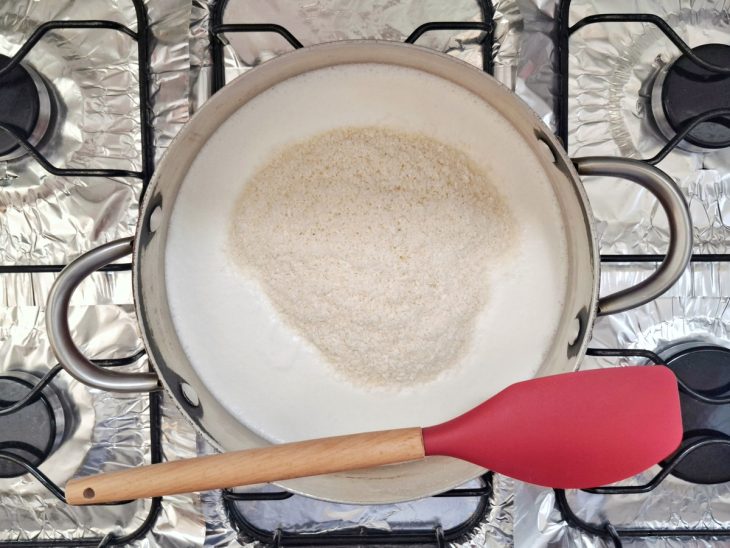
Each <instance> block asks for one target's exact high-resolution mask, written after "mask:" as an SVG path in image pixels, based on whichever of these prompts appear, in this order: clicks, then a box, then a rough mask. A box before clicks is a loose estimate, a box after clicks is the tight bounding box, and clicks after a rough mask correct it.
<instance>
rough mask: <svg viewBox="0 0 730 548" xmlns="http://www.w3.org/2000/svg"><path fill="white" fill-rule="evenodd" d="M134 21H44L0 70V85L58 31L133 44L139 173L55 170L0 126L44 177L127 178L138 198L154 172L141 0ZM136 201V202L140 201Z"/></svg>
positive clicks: (1, 269)
mask: <svg viewBox="0 0 730 548" xmlns="http://www.w3.org/2000/svg"><path fill="white" fill-rule="evenodd" d="M132 4H133V5H134V10H135V15H136V19H137V31H136V32H135V31H134V30H132V29H130V28H129V27H127V26H125V25H122V24H121V23H118V22H115V21H109V20H103V19H102V20H99V19H88V20H61V21H48V22H46V23H43V24H41V25H39V26H38V27H37V28H36V29H35V31H34V32H33V33H32V34H31V36H30V37H29V38H28V39H27V40H26V41H25V43H24V44H23V45H22V46H21V47H20V49H19V50H18V51H17V52H16V53H15V55H13V56H12V57H11V58H10V61H9V62H8V63H7V64H5V65H4V66H3V68H2V69H0V82H1V81H2V78H3V77H4V76H5V75H6V74H9V73H10V72H11V71H12V70H13V69H14V68H15V67H16V66H18V65H19V64H20V62H21V61H22V60H23V59H24V58H25V57H26V56H27V55H28V53H29V52H30V51H31V50H32V49H33V47H34V46H35V45H36V44H37V43H38V42H39V41H40V40H41V39H42V38H43V37H44V36H45V35H46V34H47V33H48V32H50V31H52V30H60V29H76V30H84V29H108V30H110V31H114V32H118V33H121V34H124V35H126V36H128V37H129V38H131V39H132V40H134V41H135V42H136V43H137V55H138V63H139V71H138V82H139V86H138V93H139V121H140V125H141V147H140V148H141V150H140V154H141V159H142V160H141V163H142V169H141V170H140V171H136V170H130V169H94V168H84V169H72V168H64V167H59V166H56V165H54V164H52V163H51V162H50V161H49V160H48V159H47V158H46V157H45V156H44V155H43V154H42V153H41V152H40V150H38V148H36V147H35V146H34V145H33V144H32V143H31V142H30V141H29V139H27V138H25V137H24V135H23V134H22V132H20V131H19V130H18V129H17V128H15V127H12V126H11V125H8V124H4V123H2V122H0V131H2V132H3V134H4V135H6V136H9V137H10V138H12V139H13V140H14V141H15V142H16V143H17V144H18V145H19V146H20V147H21V148H23V149H25V151H26V152H27V153H28V154H29V155H30V156H32V157H33V158H34V159H35V161H36V162H38V164H39V165H40V166H41V167H42V168H43V169H44V170H45V171H47V172H48V173H50V174H51V175H55V176H63V177H129V178H135V179H139V180H141V181H142V195H141V197H143V196H144V191H145V189H146V188H147V185H148V184H149V181H150V178H151V177H152V172H153V169H154V163H153V162H154V145H153V135H152V125H151V123H150V115H151V112H152V110H151V106H150V96H149V86H150V79H149V78H150V77H149V75H150V40H151V32H150V28H149V22H148V17H147V11H146V8H145V6H144V4H143V0H132ZM141 197H140V198H141ZM63 266H65V265H18V264H15V265H0V273H24V272H29V273H33V272H49V271H50V272H56V271H60V270H61V269H62V268H63ZM119 266H120V265H112V267H113V270H120V268H119ZM123 267H124V268H121V269H123V270H128V269H129V266H128V265H123Z"/></svg>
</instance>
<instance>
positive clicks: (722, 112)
mask: <svg viewBox="0 0 730 548" xmlns="http://www.w3.org/2000/svg"><path fill="white" fill-rule="evenodd" d="M721 116H730V108H717V109H714V110H709V111H707V112H705V113H704V114H701V115H699V116H695V117H694V118H692V119H691V120H688V121H687V122H686V123H685V124H684V125H683V126H682V129H681V130H680V131H679V133H677V134H676V135H675V136H674V137H672V138H671V139H670V140H669V141H668V142H667V144H666V145H664V146H663V147H662V149H661V150H660V151H659V152H657V153H656V154H655V155H654V156H652V157H651V158H647V159H645V160H642V161H644V162H646V163H647V164H651V165H656V164H658V163H659V162H661V161H662V160H663V159H664V158H666V157H667V155H668V154H669V153H670V152H671V151H672V150H674V148H675V147H677V146H678V145H679V143H680V142H681V141H682V139H684V138H685V137H686V136H687V135H689V133H690V132H691V131H692V130H693V129H694V128H695V127H697V126H698V125H700V124H702V123H703V122H707V121H710V120H713V119H715V118H720V117H721ZM722 121H723V122H724V120H722ZM720 148H723V147H720Z"/></svg>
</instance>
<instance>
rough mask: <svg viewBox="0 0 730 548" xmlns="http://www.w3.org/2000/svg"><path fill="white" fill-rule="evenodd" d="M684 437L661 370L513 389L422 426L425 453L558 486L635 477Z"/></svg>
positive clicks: (672, 380)
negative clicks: (464, 461)
mask: <svg viewBox="0 0 730 548" xmlns="http://www.w3.org/2000/svg"><path fill="white" fill-rule="evenodd" d="M681 439H682V418H681V414H680V407H679V392H678V388H677V379H676V377H675V376H674V374H673V373H672V372H671V371H670V370H669V369H667V368H666V367H663V366H640V367H616V368H609V369H600V370H592V371H582V372H579V373H570V374H565V375H554V376H551V377H543V378H540V379H534V380H531V381H527V382H521V383H517V384H513V385H512V386H509V387H508V388H506V389H505V390H503V391H502V392H500V393H499V394H497V395H496V396H494V397H493V398H491V399H489V400H487V401H486V402H484V403H483V404H481V405H480V406H478V407H476V408H474V409H472V410H471V411H469V412H467V413H465V414H464V415H461V416H460V417H457V418H456V419H453V420H451V421H449V422H445V423H443V424H439V425H436V426H432V427H429V428H424V429H423V441H424V447H425V450H426V455H447V456H452V457H457V458H460V459H463V460H467V461H470V462H473V463H474V464H478V465H480V466H483V467H484V468H488V469H490V470H493V471H495V472H498V473H501V474H504V475H507V476H510V477H512V478H515V479H519V480H522V481H526V482H528V483H533V484H536V485H543V486H547V487H556V488H563V489H585V488H589V487H597V486H600V485H607V484H610V483H615V482H617V481H620V480H623V479H626V478H628V477H631V476H634V475H636V474H638V473H639V472H642V471H643V470H646V469H647V468H649V467H651V466H653V465H654V464H656V463H658V462H660V461H661V460H662V459H664V458H666V457H667V456H668V455H670V454H671V453H672V452H674V451H675V450H676V449H677V447H678V446H679V443H680V441H681Z"/></svg>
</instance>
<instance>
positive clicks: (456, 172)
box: [230, 127, 517, 387]
mask: <svg viewBox="0 0 730 548" xmlns="http://www.w3.org/2000/svg"><path fill="white" fill-rule="evenodd" d="M489 179H490V178H489V174H488V173H485V172H484V171H483V170H482V169H480V168H479V167H478V166H476V165H475V164H474V163H473V162H472V161H471V160H470V159H469V158H468V157H467V156H466V155H465V154H463V153H462V152H461V151H459V150H457V149H456V148H454V147H452V146H450V145H446V144H443V143H441V142H439V141H436V140H434V139H432V138H430V137H426V136H424V135H422V134H417V133H409V132H405V131H400V130H393V129H386V128H382V127H379V128H376V127H350V128H341V129H335V130H331V131H328V132H325V133H322V134H320V135H317V136H315V137H313V138H310V139H308V140H305V141H303V142H299V143H296V144H293V145H289V146H287V147H285V148H284V149H283V150H281V151H279V153H277V154H274V155H273V159H272V160H270V161H269V162H268V163H266V164H265V165H263V166H262V167H261V168H260V169H259V170H258V171H257V172H256V173H255V174H254V175H253V177H251V178H250V180H249V181H248V182H247V183H246V185H245V187H244V190H243V191H242V193H241V195H240V196H239V198H238V202H237V204H236V207H235V212H234V216H233V222H232V224H231V230H230V244H231V246H232V251H233V254H234V256H235V257H236V260H237V263H238V265H239V266H240V267H241V268H242V269H243V270H244V272H245V273H246V274H247V275H250V276H251V277H253V278H255V279H256V280H257V281H258V282H259V284H260V285H261V287H262V288H263V290H264V292H265V293H266V295H267V296H268V298H269V299H270V300H271V301H272V303H273V305H274V306H275V307H276V309H277V311H278V312H279V314H280V315H281V316H282V318H283V319H284V321H285V322H286V323H287V324H288V325H289V326H290V327H292V328H294V329H295V330H296V331H297V332H298V333H299V334H300V335H301V336H302V337H303V338H305V339H306V340H308V341H309V342H310V343H311V344H313V345H314V346H315V347H316V348H317V349H318V350H319V352H321V354H322V355H323V356H324V357H325V359H326V361H327V363H328V364H329V365H331V367H332V368H333V369H334V370H335V371H336V372H337V373H338V374H339V375H340V376H341V377H343V378H345V379H346V380H348V381H350V382H352V383H355V384H360V385H365V386H376V387H404V386H413V385H415V384H418V383H424V382H427V381H430V380H433V379H434V378H436V377H437V376H438V375H439V374H441V373H443V372H444V371H447V370H449V369H451V368H454V367H456V366H458V364H459V360H460V358H462V357H463V355H464V354H465V352H466V351H467V350H468V348H469V347H470V342H471V339H472V336H473V334H474V331H475V329H474V327H475V319H476V317H477V315H478V314H479V312H480V311H481V310H482V309H483V308H484V306H485V305H487V304H488V302H489V292H490V287H489V283H488V278H489V276H488V274H489V271H490V266H491V265H492V264H494V263H495V262H496V261H500V258H501V257H502V256H503V254H504V253H506V252H507V251H508V250H509V249H510V248H511V247H513V246H514V244H515V238H516V237H517V232H516V230H515V229H514V220H513V217H512V215H511V212H510V210H509V209H508V208H507V206H506V204H505V201H504V199H503V198H502V196H501V195H500V194H499V192H498V191H497V190H496V189H495V188H494V186H493V185H492V184H491V182H490V180H489ZM495 290H496V289H495Z"/></svg>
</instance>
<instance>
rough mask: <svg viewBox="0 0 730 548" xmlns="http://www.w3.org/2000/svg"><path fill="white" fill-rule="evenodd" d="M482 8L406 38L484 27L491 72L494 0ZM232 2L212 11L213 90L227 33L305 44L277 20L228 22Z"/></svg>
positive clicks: (219, 81)
mask: <svg viewBox="0 0 730 548" xmlns="http://www.w3.org/2000/svg"><path fill="white" fill-rule="evenodd" d="M476 3H477V5H478V6H479V10H480V12H481V16H482V21H429V22H427V23H423V24H422V25H419V26H418V27H417V28H416V29H415V30H413V32H411V34H410V35H409V36H408V37H407V38H406V39H405V40H404V42H406V43H408V44H414V43H416V41H417V40H418V39H419V38H421V37H422V36H423V35H424V34H426V33H427V32H433V31H439V30H480V31H482V32H483V33H484V35H483V37H482V39H481V42H480V45H481V51H482V68H483V70H484V71H486V72H488V73H490V74H491V73H492V72H493V69H494V66H493V62H492V46H493V45H494V23H493V19H494V7H493V6H492V2H491V0H476ZM228 5H229V1H228V0H222V1H221V2H216V4H215V5H214V6H213V8H212V11H211V19H210V31H209V32H210V49H211V58H212V62H213V76H212V80H213V81H212V86H211V87H212V89H211V91H212V93H215V92H217V91H218V90H220V89H221V88H222V87H223V86H225V85H226V77H225V63H224V56H223V48H224V46H225V45H226V43H227V41H226V39H225V34H226V33H229V32H230V33H233V32H239V33H244V32H248V33H253V32H268V33H274V34H278V35H279V36H281V37H282V38H284V40H286V41H287V42H288V43H289V45H291V46H292V47H293V48H294V49H299V48H302V47H304V45H303V44H302V43H301V42H300V41H299V40H298V39H297V38H296V37H295V36H294V34H292V33H291V32H290V31H289V30H288V29H287V28H286V27H284V26H282V25H277V24H274V23H234V24H230V23H229V24H224V23H223V18H224V15H225V13H226V8H227V7H228Z"/></svg>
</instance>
